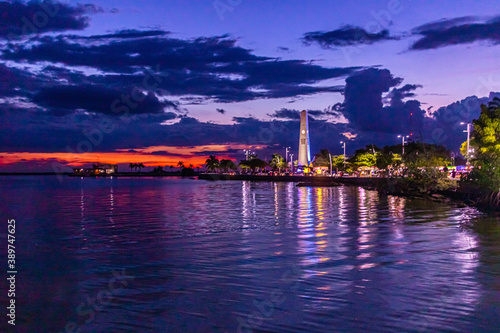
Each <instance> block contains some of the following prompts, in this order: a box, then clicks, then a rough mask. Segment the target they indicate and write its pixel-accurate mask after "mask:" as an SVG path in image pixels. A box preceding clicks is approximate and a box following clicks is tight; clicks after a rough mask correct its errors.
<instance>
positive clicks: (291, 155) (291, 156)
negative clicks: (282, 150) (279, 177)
mask: <svg viewBox="0 0 500 333" xmlns="http://www.w3.org/2000/svg"><path fill="white" fill-rule="evenodd" d="M290 161H291V162H290V165H291V169H292V173H293V154H290Z"/></svg>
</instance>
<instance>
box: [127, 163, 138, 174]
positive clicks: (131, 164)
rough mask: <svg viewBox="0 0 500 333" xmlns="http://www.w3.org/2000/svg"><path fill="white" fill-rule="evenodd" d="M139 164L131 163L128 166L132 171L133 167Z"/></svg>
mask: <svg viewBox="0 0 500 333" xmlns="http://www.w3.org/2000/svg"><path fill="white" fill-rule="evenodd" d="M136 166H137V164H135V163H130V164H129V165H128V167H129V168H130V172H132V169H134V168H136Z"/></svg>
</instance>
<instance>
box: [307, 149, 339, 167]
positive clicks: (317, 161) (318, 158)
mask: <svg viewBox="0 0 500 333" xmlns="http://www.w3.org/2000/svg"><path fill="white" fill-rule="evenodd" d="M331 158H332V168H333V169H337V168H342V167H343V166H344V155H331ZM313 166H315V167H328V168H329V167H330V152H329V151H328V149H321V150H320V151H319V153H317V154H316V155H315V156H314V159H313Z"/></svg>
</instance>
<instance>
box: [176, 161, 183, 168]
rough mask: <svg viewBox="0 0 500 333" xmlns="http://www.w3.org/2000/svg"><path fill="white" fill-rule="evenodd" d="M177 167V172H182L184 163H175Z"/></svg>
mask: <svg viewBox="0 0 500 333" xmlns="http://www.w3.org/2000/svg"><path fill="white" fill-rule="evenodd" d="M177 166H178V167H179V170H182V169H183V168H184V162H183V161H179V162H177Z"/></svg>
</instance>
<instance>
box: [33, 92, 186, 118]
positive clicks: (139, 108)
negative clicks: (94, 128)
mask: <svg viewBox="0 0 500 333" xmlns="http://www.w3.org/2000/svg"><path fill="white" fill-rule="evenodd" d="M131 96H135V99H134V98H132V97H131ZM33 102H35V103H37V104H38V105H41V106H44V107H47V108H53V109H63V110H79V109H82V110H86V111H90V112H97V113H104V114H108V115H116V116H122V115H128V114H146V113H150V114H160V113H163V112H164V110H165V109H166V108H176V105H175V104H174V103H172V102H168V101H167V102H161V101H160V100H158V98H157V97H156V96H155V94H154V93H152V92H150V93H148V94H144V93H142V92H137V94H133V93H132V92H128V93H126V92H124V91H119V90H115V89H109V88H106V87H102V86H94V85H80V86H76V85H75V86H56V87H47V88H42V89H41V90H40V91H39V92H38V93H37V94H36V95H35V96H34V97H33Z"/></svg>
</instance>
